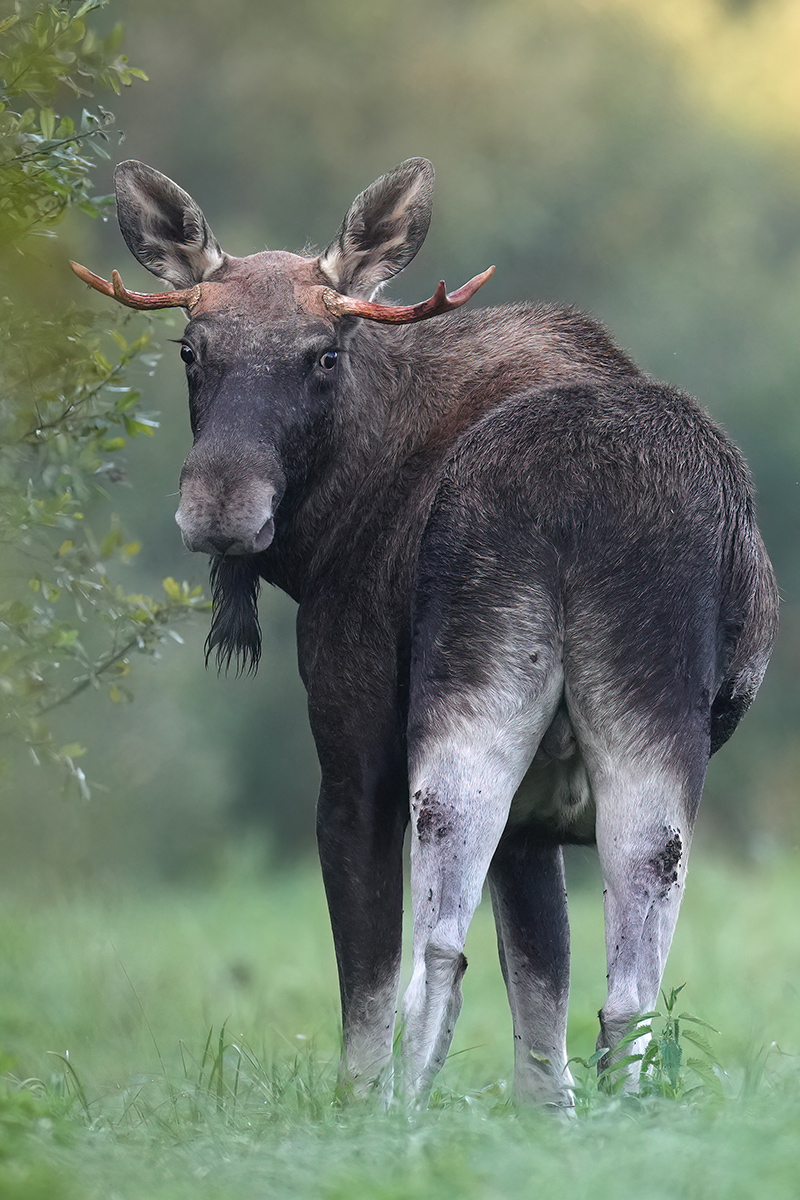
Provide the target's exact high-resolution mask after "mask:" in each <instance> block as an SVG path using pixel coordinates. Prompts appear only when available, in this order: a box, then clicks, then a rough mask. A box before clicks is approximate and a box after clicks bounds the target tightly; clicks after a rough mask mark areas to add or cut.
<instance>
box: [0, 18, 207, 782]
mask: <svg viewBox="0 0 800 1200" xmlns="http://www.w3.org/2000/svg"><path fill="white" fill-rule="evenodd" d="M105 3H106V0H86V2H84V3H82V4H75V3H69V2H66V3H62V4H60V5H47V4H44V3H41V2H39V3H29V4H23V3H17V5H16V11H15V13H14V15H13V16H10V17H8V18H6V19H5V20H4V21H2V22H1V23H0V269H1V270H2V278H3V280H4V286H3V294H2V295H0V330H2V332H1V333H0V347H1V348H2V351H1V353H2V357H1V358H0V566H2V574H3V585H2V593H0V705H2V710H1V711H2V726H1V727H0V734H1V735H2V737H3V740H4V743H5V744H6V745H13V743H15V742H16V743H17V744H18V745H19V744H20V743H22V744H23V745H27V746H28V747H29V749H30V751H31V753H32V755H33V758H34V761H36V762H39V761H42V760H47V761H50V762H54V763H57V764H58V765H60V766H61V767H63V768H64V769H65V770H66V772H67V777H68V778H69V779H71V780H72V781H73V782H74V783H75V784H76V785H77V788H78V790H79V792H80V793H81V794H84V795H85V794H86V792H87V785H86V780H85V777H84V774H83V772H82V770H81V769H80V767H79V766H77V765H76V759H77V758H78V757H80V755H81V754H82V753H83V749H82V747H81V746H80V745H79V744H78V743H77V742H72V743H69V744H67V745H63V746H60V747H59V746H58V745H57V744H56V741H55V740H54V737H53V734H52V732H51V729H50V726H49V724H48V721H47V719H46V717H47V714H48V713H49V712H51V711H52V710H53V709H55V708H58V707H60V706H62V705H64V704H66V703H67V702H68V701H70V700H72V699H73V698H74V697H75V696H76V695H78V694H79V693H80V692H82V691H84V690H85V689H86V688H88V687H97V688H104V689H105V690H106V692H107V695H108V697H109V699H110V700H111V701H114V702H119V701H122V700H126V699H129V698H130V692H129V691H128V689H127V686H126V685H124V684H123V683H122V680H123V679H124V678H125V677H126V676H127V675H128V672H129V670H130V655H131V654H132V653H133V652H135V651H144V652H147V653H152V652H153V650H154V648H155V647H156V646H157V644H158V642H159V641H160V640H161V639H162V638H163V637H164V636H165V634H166V633H167V632H168V629H169V625H170V623H171V622H172V621H173V619H175V618H176V617H178V616H182V615H183V614H184V613H186V612H188V611H191V610H192V609H194V608H197V607H198V606H199V605H201V604H202V603H203V599H202V595H201V591H200V589H194V590H192V589H190V588H188V587H187V586H186V585H180V584H177V583H176V582H175V581H174V580H168V581H166V584H165V595H164V597H163V598H162V599H160V600H154V599H152V598H150V597H147V596H142V595H138V594H137V595H129V594H127V593H126V591H125V589H124V588H123V587H122V586H121V585H120V584H119V583H118V582H115V581H114V579H113V578H112V574H111V572H112V569H113V564H115V563H124V562H126V561H127V560H129V559H130V558H131V557H132V556H134V555H135V554H136V553H137V551H138V550H139V546H138V543H136V542H134V541H132V540H130V539H128V538H127V537H126V536H125V534H124V533H123V531H122V530H121V528H120V526H119V522H118V520H117V519H116V517H115V516H114V515H113V514H109V511H108V509H109V492H108V489H109V486H110V485H112V484H114V483H115V482H118V481H119V480H121V479H122V478H123V476H124V467H123V465H122V464H121V462H120V459H119V455H120V453H121V451H123V450H124V449H125V447H126V444H127V442H128V440H129V439H130V438H134V437H138V436H142V435H145V436H150V435H152V434H153V432H154V430H155V428H156V426H157V422H156V421H155V420H153V418H152V417H151V416H149V415H147V414H145V413H144V412H142V411H141V409H140V394H139V392H138V391H137V390H136V389H135V388H134V387H133V386H132V384H131V382H130V378H131V373H132V372H134V371H136V370H138V371H142V369H144V370H152V368H153V366H154V363H155V360H156V357H157V356H156V355H155V353H154V349H153V345H152V332H151V329H146V330H145V332H144V333H141V332H137V333H136V334H135V335H133V336H131V335H130V334H129V333H128V331H127V327H126V321H125V318H124V316H122V315H119V314H117V313H115V312H111V311H103V312H101V313H100V315H99V316H98V315H96V314H95V313H93V312H91V311H89V310H87V309H84V308H82V307H79V306H78V305H76V303H75V302H74V300H73V301H66V302H60V301H59V299H58V298H57V296H55V295H54V292H55V288H54V285H53V282H52V279H53V277H54V276H55V269H56V265H58V267H59V268H60V269H61V271H62V274H63V265H64V264H62V262H61V257H62V255H59V258H58V260H57V263H56V262H54V263H51V262H50V261H49V259H48V256H47V253H46V252H45V250H44V249H43V247H44V243H43V242H42V241H41V239H42V237H52V236H53V231H54V226H55V225H56V224H57V223H58V222H59V221H60V220H61V219H62V218H63V217H64V216H65V214H66V213H67V212H69V210H72V209H78V210H80V211H81V212H83V213H85V214H87V215H88V216H91V217H98V216H99V215H101V214H102V213H103V212H104V210H105V209H106V208H107V207H108V205H109V204H110V203H111V202H112V199H113V198H112V197H108V196H96V195H94V194H93V191H92V181H91V171H92V168H93V166H94V164H95V161H96V159H97V157H98V156H103V157H107V154H106V151H105V149H104V144H105V143H106V142H107V141H108V139H109V132H110V126H111V123H112V122H113V115H112V114H111V113H109V112H107V111H106V110H105V109H103V108H102V107H101V106H99V105H95V107H94V108H93V109H87V108H85V107H84V108H83V109H82V111H81V112H80V113H79V114H77V115H72V114H71V113H70V111H69V109H70V106H72V107H75V106H76V105H80V104H83V103H85V102H88V101H89V100H90V99H91V95H92V90H93V89H95V88H100V89H103V88H104V89H112V90H113V91H115V92H119V90H120V88H121V87H123V86H127V85H129V84H130V83H131V82H132V80H133V79H134V78H144V76H143V74H142V72H141V71H139V70H137V69H135V68H132V67H130V66H128V63H127V60H126V59H125V57H124V56H123V55H121V54H120V52H119V47H120V40H121V30H120V29H115V30H114V31H113V32H112V33H110V34H109V35H108V36H107V37H105V38H102V37H100V36H99V35H98V34H97V33H95V32H94V31H93V30H92V29H91V28H90V27H89V25H88V24H87V18H88V17H89V16H90V15H91V14H92V13H93V12H94V11H95V10H97V9H99V8H101V7H103V6H104V5H105ZM61 107H63V108H64V111H63V112H62V111H60V108H61ZM72 292H73V295H74V294H75V288H74V287H73V288H72ZM140 329H141V322H139V323H138V324H137V330H140Z"/></svg>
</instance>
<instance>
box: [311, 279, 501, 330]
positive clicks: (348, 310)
mask: <svg viewBox="0 0 800 1200" xmlns="http://www.w3.org/2000/svg"><path fill="white" fill-rule="evenodd" d="M493 274H494V267H489V269H488V270H487V271H483V272H482V273H481V274H480V275H476V276H475V277H474V278H473V279H470V281H469V283H465V284H464V285H463V287H460V288H458V290H457V291H455V292H448V291H447V288H446V287H445V284H444V280H442V281H441V283H440V284H439V286H438V287H437V289H436V291H435V292H434V293H433V295H432V296H431V298H430V299H429V300H423V301H422V303H421V304H406V305H393V304H374V303H373V302H372V301H371V300H356V299H355V298H354V297H353V296H343V295H342V294H341V292H336V291H334V290H333V288H323V289H322V302H323V304H324V305H325V307H326V308H327V309H328V312H331V313H333V315H334V316H335V317H364V318H366V320H368V321H383V322H385V323H386V324H388V325H410V324H411V323H412V322H413V321H427V320H428V318H429V317H438V316H439V314H440V313H444V312H449V311H450V309H452V308H460V307H461V305H462V304H466V302H467V301H468V300H470V299H471V298H472V297H473V296H474V295H475V293H476V292H477V290H478V288H480V287H483V285H484V284H485V283H486V280H487V279H490V278H491V277H492V275H493Z"/></svg>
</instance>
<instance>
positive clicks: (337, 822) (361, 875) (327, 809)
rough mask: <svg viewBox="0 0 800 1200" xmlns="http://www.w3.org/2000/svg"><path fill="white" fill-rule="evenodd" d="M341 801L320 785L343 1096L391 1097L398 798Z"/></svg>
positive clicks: (403, 820)
mask: <svg viewBox="0 0 800 1200" xmlns="http://www.w3.org/2000/svg"><path fill="white" fill-rule="evenodd" d="M380 799H381V800H382V802H380V801H379V802H378V803H374V802H367V800H366V799H365V798H364V797H361V798H360V799H359V798H358V797H356V798H354V795H353V793H352V792H351V793H349V794H348V795H347V796H346V797H343V796H342V794H341V789H339V788H336V789H334V788H330V787H328V788H326V786H325V784H324V782H323V787H322V791H321V793H320V799H319V805H318V809H317V841H318V845H319V854H320V862H321V864H322V874H323V879H324V883H325V892H326V895H327V900H328V909H329V912H330V917H331V927H332V929H333V940H334V946H335V950H336V962H337V966H338V971H339V988H340V993H341V1001H342V1032H343V1048H342V1060H341V1064H340V1077H339V1086H340V1091H341V1093H342V1095H344V1096H346V1095H348V1094H355V1095H369V1094H374V1093H377V1094H379V1095H380V1096H381V1097H382V1099H383V1100H384V1101H388V1100H389V1099H390V1098H391V1092H392V1046H393V1038H394V1025H395V1018H396V1015H397V994H398V988H399V981H400V953H401V932H402V915H403V869H402V862H403V858H402V852H403V837H404V833H405V827H406V824H407V811H406V812H404V810H403V804H402V801H403V800H405V789H404V788H403V789H402V790H401V791H399V793H398V796H397V797H395V796H393V795H392V796H389V797H387V796H382V797H381V798H380Z"/></svg>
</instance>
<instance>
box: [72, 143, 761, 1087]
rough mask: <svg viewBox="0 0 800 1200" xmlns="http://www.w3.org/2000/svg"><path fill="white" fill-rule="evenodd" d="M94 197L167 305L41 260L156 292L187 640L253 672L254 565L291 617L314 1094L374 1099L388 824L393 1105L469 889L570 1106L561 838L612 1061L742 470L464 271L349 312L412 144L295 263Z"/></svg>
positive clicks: (679, 849) (587, 335) (427, 1043)
mask: <svg viewBox="0 0 800 1200" xmlns="http://www.w3.org/2000/svg"><path fill="white" fill-rule="evenodd" d="M115 185H116V197H117V211H118V217H119V223H120V228H121V231H122V235H123V237H124V239H125V241H126V243H127V245H128V247H129V248H130V250H131V251H132V253H133V255H134V257H135V258H137V259H138V260H139V262H140V263H141V264H142V265H143V266H144V267H146V268H147V269H148V270H149V271H151V272H152V273H153V274H154V275H156V276H158V277H159V279H160V280H162V281H163V282H165V283H166V284H167V285H168V286H169V288H170V289H174V290H167V291H163V292H156V293H137V292H130V291H128V290H127V289H126V288H125V287H124V285H123V284H122V281H121V279H120V276H119V274H118V273H117V272H116V271H115V272H113V275H112V281H111V282H107V281H105V280H104V279H101V278H99V277H98V276H96V275H94V274H93V273H92V272H90V271H88V270H87V269H86V268H85V267H80V266H78V265H77V264H72V265H73V269H74V270H75V271H76V273H77V274H78V275H79V276H80V277H81V278H82V279H83V280H84V281H86V282H87V283H89V284H90V285H91V286H92V287H94V288H95V289H97V290H98V291H100V292H102V293H103V294H105V295H108V296H111V297H113V298H115V299H116V300H117V301H119V302H120V303H122V304H125V305H128V306H130V307H132V308H136V309H157V308H165V307H170V306H174V307H178V308H182V309H184V310H186V312H187V313H188V325H187V327H186V329H185V332H184V334H183V336H182V338H181V340H180V355H181V358H182V359H183V362H184V363H185V364H186V375H187V380H188V390H189V408H190V418H191V427H192V433H193V436H194V441H193V445H192V448H191V450H190V451H189V454H188V457H187V458H186V461H185V463H184V466H183V470H182V473H181V480H180V504H179V507H178V511H177V516H176V519H177V522H178V525H179V526H180V530H181V534H182V537H183V541H184V543H185V545H186V547H187V548H188V549H189V550H190V551H196V552H198V553H201V554H206V555H209V556H210V560H211V584H212V593H213V615H212V622H211V628H210V633H209V637H208V641H207V654H206V659H207V661H208V657H209V656H210V655H215V656H216V661H217V663H218V665H219V666H220V667H224V668H226V669H227V668H228V667H230V666H231V665H232V664H233V665H235V666H236V667H237V668H238V669H240V670H254V669H255V668H256V666H257V664H258V660H259V654H260V642H261V639H260V631H259V623H258V612H257V601H258V593H259V587H260V584H261V581H262V580H266V581H268V582H269V583H272V584H275V585H277V586H278V587H280V588H282V589H284V590H285V591H286V592H287V593H288V594H289V595H290V596H291V597H293V598H294V600H295V601H296V602H297V644H298V658H299V667H300V673H301V676H302V680H303V683H304V685H305V688H306V690H307V694H308V711H309V716H310V723H311V729H312V732H313V735H314V739H315V743H316V747H317V751H318V756H319V762H320V766H321V789H320V795H319V802H318V808H317V833H318V843H319V854H320V859H321V864H322V871H323V876H324V883H325V889H326V894H327V901H328V906H329V910H330V918H331V924H332V929H333V938H334V944H335V950H336V958H337V964H338V973H339V983H340V991H341V1005H342V1022H343V1049H342V1059H341V1066H340V1071H341V1084H342V1087H343V1089H345V1091H347V1092H348V1093H353V1094H356V1095H361V1094H372V1093H377V1094H378V1095H380V1096H382V1097H383V1099H384V1100H387V1098H388V1097H390V1096H391V1095H392V1094H393V1088H394V1087H395V1081H394V1071H393V1039H394V1029H395V1023H396V1017H397V1003H398V993H399V981H400V958H401V921H402V905H403V845H404V840H405V835H406V830H407V827H408V826H409V824H410V839H411V895H412V905H413V969H412V975H411V980H410V983H409V985H408V988H407V991H406V992H405V997H404V1000H403V1004H402V1011H401V1022H402V1051H401V1063H402V1069H401V1070H400V1071H399V1072H398V1075H399V1077H400V1089H401V1090H402V1094H403V1095H404V1096H406V1097H407V1098H408V1100H409V1102H411V1103H417V1104H424V1103H425V1102H426V1100H427V1097H428V1095H429V1092H430V1088H431V1084H432V1080H433V1078H434V1076H435V1074H436V1072H437V1071H438V1070H439V1068H440V1067H441V1065H442V1063H443V1061H444V1059H445V1057H446V1055H447V1052H448V1048H449V1045H450V1042H451V1038H452V1035H453V1027H454V1023H455V1021H456V1018H457V1016H458V1013H459V1010H460V1007H461V980H462V976H463V974H464V971H465V969H466V966H467V962H466V958H465V957H464V943H465V938H466V934H467V928H468V926H469V924H470V920H471V918H472V916H473V913H474V911H475V908H476V906H477V904H478V902H479V900H480V897H481V892H482V889H483V886H484V883H485V882H487V881H488V885H489V891H490V893H491V900H492V905H493V911H494V917H495V922H496V927H497V941H498V947H499V955H500V965H501V969H502V973H503V976H504V979H505V983H506V987H507V991H508V999H509V1003H510V1008H511V1014H512V1022H513V1037H514V1090H515V1095H516V1096H517V1097H518V1098H520V1099H523V1100H524V1099H529V1100H533V1101H535V1102H537V1103H539V1104H544V1105H547V1106H554V1107H558V1108H562V1109H564V1110H568V1109H569V1107H570V1104H571V1083H572V1081H571V1077H570V1073H569V1069H568V1064H567V1051H566V1017H567V1003H568V992H569V927H568V920H567V900H566V891H565V883H564V868H563V846H564V845H565V844H568V843H584V844H591V843H596V846H597V850H598V852H599V858H600V864H601V868H602V876H603V883H604V913H605V929H606V949H607V961H608V992H607V997H606V1000H605V1003H604V1004H603V1007H602V1009H601V1010H600V1013H599V1018H600V1033H599V1038H598V1047H599V1048H602V1049H603V1050H604V1051H605V1053H606V1061H609V1062H614V1061H616V1060H615V1051H616V1057H617V1059H618V1058H620V1057H622V1052H621V1050H620V1049H619V1044H620V1042H621V1041H622V1040H623V1038H624V1037H625V1035H626V1030H628V1029H629V1027H630V1025H631V1022H632V1021H635V1020H636V1018H637V1017H638V1016H639V1015H640V1014H642V1013H643V1012H645V1011H648V1010H650V1009H652V1008H653V1006H654V1005H655V1004H656V1003H657V999H658V993H659V987H660V984H661V979H662V973H663V971H664V965H665V960H666V957H667V953H668V951H669V947H670V943H671V940H672V935H673V931H674V928H675V922H676V919H677V915H678V909H679V906H680V902H681V898H682V895H683V891H684V886H685V879H686V867H687V857H688V854H689V847H690V842H691V838H692V830H693V826H694V822H695V817H696V813H697V808H698V804H699V801H700V796H701V792H702V789H703V784H704V779H705V773H706V768H707V764H708V760H709V757H710V755H711V754H713V753H714V752H715V751H716V750H717V749H719V747H720V746H721V745H722V744H723V743H724V742H725V741H727V739H728V738H729V737H730V735H731V734H732V733H733V730H734V728H735V727H736V725H737V724H738V722H739V720H740V719H741V717H742V716H743V714H744V713H745V711H746V710H747V709H748V707H749V705H750V703H751V701H752V700H753V697H754V696H755V694H756V691H757V689H758V687H759V685H760V682H761V679H762V677H763V674H764V671H765V669H766V666H767V662H768V659H769V656H770V651H771V647H772V643H773V640H774V636H775V630H776V620H777V595H776V587H775V581H774V577H773V573H772V568H771V566H770V562H769V559H768V558H767V555H766V552H765V549H764V546H763V543H762V540H761V537H760V535H759V532H758V529H757V527H756V524H755V518H754V501H753V488H752V482H751V479H750V475H749V472H748V469H747V466H746V464H745V462H744V460H743V458H742V456H741V454H740V453H739V451H738V450H737V449H736V448H735V447H734V446H733V445H732V443H731V442H730V441H729V439H728V438H727V436H726V435H725V434H724V433H723V432H722V430H721V429H720V428H719V427H718V426H717V425H716V424H715V423H714V422H713V421H712V420H711V419H710V418H709V416H707V415H706V413H705V412H704V411H703V410H702V409H701V408H700V407H699V406H698V404H697V403H696V402H695V401H694V400H693V399H691V398H690V397H688V396H686V395H685V394H682V393H681V392H680V391H677V390H675V389H674V388H672V387H670V386H668V385H666V384H663V383H659V382H656V381H654V380H653V379H652V378H651V377H649V376H648V375H647V374H645V373H644V372H643V371H641V370H640V369H639V368H638V367H637V366H636V364H635V363H634V362H633V361H632V360H631V359H630V358H629V357H628V356H627V354H625V353H624V352H623V351H622V350H620V349H619V348H618V347H617V346H616V345H615V343H614V342H613V341H612V339H611V337H610V336H609V335H608V334H607V333H606V331H605V330H604V329H603V328H602V327H601V326H600V325H599V324H597V323H596V322H595V321H594V320H592V319H590V318H589V317H587V316H585V315H582V314H581V313H579V312H578V311H576V310H574V309H572V308H569V307H564V306H558V305H554V304H544V303H524V304H512V305H501V306H498V307H491V308H484V309H477V310H474V309H470V310H466V309H464V308H463V307H462V306H463V305H464V304H465V303H466V301H467V300H469V299H470V297H471V296H473V295H474V293H475V292H476V291H477V289H478V288H479V287H481V286H482V285H483V284H484V283H485V282H486V280H487V279H488V278H489V276H490V274H491V270H492V269H491V268H490V270H488V271H485V272H484V273H483V274H481V275H478V276H476V277H475V278H474V279H473V280H471V281H470V282H469V283H468V284H466V285H464V286H463V287H462V288H459V289H458V290H457V291H455V292H452V293H448V292H447V291H446V289H445V285H444V283H441V284H439V286H438V288H437V289H436V291H435V292H434V294H433V295H432V296H431V298H430V299H429V300H426V301H424V302H422V303H419V304H413V305H408V306H401V305H397V304H393V303H386V302H383V301H381V300H379V299H377V298H376V295H377V293H378V292H379V290H380V289H381V287H382V285H383V284H385V283H386V281H387V280H389V279H391V278H392V277H393V276H395V275H396V274H397V273H398V272H399V271H401V270H402V269H403V268H404V267H405V266H406V265H407V264H408V263H409V262H410V261H411V259H412V258H413V257H414V255H415V254H416V253H417V251H418V250H419V248H420V246H421V244H422V242H423V240H424V238H425V235H426V233H427V230H428V225H429V222H430V217H431V205H432V191H433V168H432V166H431V164H430V163H429V162H427V160H425V159H422V158H414V159H409V160H408V161H406V162H404V163H402V164H401V165H400V166H398V167H397V168H396V169H395V170H393V171H390V172H389V173H388V174H386V175H384V176H382V177H381V178H380V179H378V180H377V181H376V182H375V183H373V184H372V185H371V186H370V187H368V188H367V189H366V190H365V191H364V192H362V193H361V194H360V195H359V196H358V197H357V198H356V199H355V200H354V202H353V203H352V205H351V206H350V208H349V210H348V212H347V214H346V215H345V217H344V220H343V221H342V224H341V226H340V228H339V231H338V233H337V234H336V236H335V238H334V239H333V241H332V242H331V243H330V245H328V247H327V248H326V249H325V250H323V251H322V253H321V254H319V255H315V254H311V253H306V254H304V255H296V254H291V253H288V252H285V251H270V250H264V251H260V252H258V253H255V254H252V255H249V256H247V257H244V258H238V257H234V256H232V255H229V254H227V253H225V252H224V251H223V250H222V249H221V247H220V245H219V243H218V242H217V239H216V238H215V237H214V234H213V233H212V231H211V228H210V226H209V225H208V223H207V221H206V219H205V217H204V216H203V213H202V212H201V210H200V208H199V207H198V205H197V204H196V202H195V201H194V200H193V199H192V198H191V197H190V196H189V195H188V194H187V193H186V192H184V191H183V190H182V189H181V188H179V187H178V186H177V185H176V184H175V183H173V182H172V181H171V180H170V179H168V178H167V177H166V176H164V175H162V174H160V173H159V172H158V171H156V170H154V169H152V168H151V167H148V166H145V165H144V164H142V163H139V162H136V161H128V162H123V163H122V164H121V165H120V166H118V167H117V169H116V173H115ZM637 1047H638V1048H641V1043H640V1042H636V1043H634V1045H633V1046H632V1047H631V1046H626V1048H625V1057H627V1056H628V1055H630V1054H632V1051H633V1052H635V1051H636V1049H637ZM621 1069H622V1070H624V1069H625V1068H624V1067H622V1068H621ZM627 1069H628V1070H629V1071H630V1072H632V1073H633V1074H635V1068H633V1067H629V1068H627ZM634 1083H635V1080H632V1081H631V1086H632V1085H633V1084H634Z"/></svg>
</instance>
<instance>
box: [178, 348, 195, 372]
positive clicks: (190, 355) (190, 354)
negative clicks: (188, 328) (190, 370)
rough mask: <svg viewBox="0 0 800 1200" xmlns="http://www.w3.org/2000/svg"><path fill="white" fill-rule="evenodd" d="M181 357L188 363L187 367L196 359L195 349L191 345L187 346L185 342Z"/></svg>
mask: <svg viewBox="0 0 800 1200" xmlns="http://www.w3.org/2000/svg"><path fill="white" fill-rule="evenodd" d="M181 358H182V359H183V361H184V362H185V363H186V365H187V367H188V366H190V365H191V364H192V363H193V362H194V361H195V355H194V350H193V349H192V348H191V346H187V345H185V344H184V345H183V346H181Z"/></svg>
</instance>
